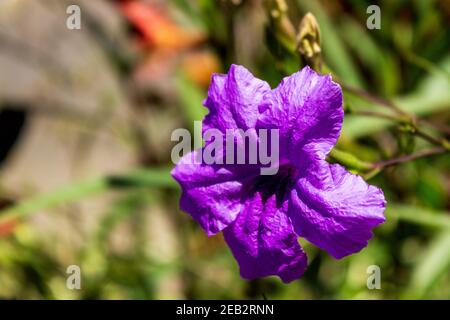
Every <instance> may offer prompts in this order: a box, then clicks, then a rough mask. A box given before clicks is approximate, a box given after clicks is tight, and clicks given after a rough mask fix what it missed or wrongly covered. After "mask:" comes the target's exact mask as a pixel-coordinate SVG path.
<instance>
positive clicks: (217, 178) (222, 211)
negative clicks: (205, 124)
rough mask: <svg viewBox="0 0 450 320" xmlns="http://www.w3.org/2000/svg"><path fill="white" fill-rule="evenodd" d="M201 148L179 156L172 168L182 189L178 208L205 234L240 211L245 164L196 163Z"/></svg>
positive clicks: (225, 222)
mask: <svg viewBox="0 0 450 320" xmlns="http://www.w3.org/2000/svg"><path fill="white" fill-rule="evenodd" d="M200 152H201V151H194V152H191V153H189V154H187V155H185V156H184V157H183V158H181V160H180V162H179V163H178V164H177V166H176V167H175V168H174V169H173V170H172V176H173V177H174V178H175V180H177V181H178V183H179V184H180V185H181V188H182V191H183V193H182V196H181V200H180V207H181V209H182V210H184V211H186V212H188V213H189V214H190V215H191V216H192V217H193V218H194V219H195V220H196V221H197V222H198V223H199V224H200V225H201V226H202V228H203V229H204V230H205V231H206V233H207V234H208V235H213V234H216V233H217V232H220V231H221V230H222V229H224V228H225V227H227V226H228V225H229V224H230V223H231V222H233V221H234V219H235V218H236V216H237V215H238V213H239V212H240V211H241V208H242V205H241V201H240V200H241V194H242V192H241V190H242V184H243V182H242V181H243V179H245V177H246V176H247V175H250V174H251V171H250V172H249V171H248V167H246V168H245V170H244V168H242V170H240V169H239V167H238V166H235V167H232V166H214V165H206V164H204V163H196V162H197V161H195V159H198V155H199V153H200Z"/></svg>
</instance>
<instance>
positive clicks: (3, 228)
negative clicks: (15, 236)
mask: <svg viewBox="0 0 450 320" xmlns="http://www.w3.org/2000/svg"><path fill="white" fill-rule="evenodd" d="M16 226H17V221H16V220H9V221H5V222H2V223H0V238H2V237H6V236H8V235H10V234H11V233H13V231H14V228H15V227H16Z"/></svg>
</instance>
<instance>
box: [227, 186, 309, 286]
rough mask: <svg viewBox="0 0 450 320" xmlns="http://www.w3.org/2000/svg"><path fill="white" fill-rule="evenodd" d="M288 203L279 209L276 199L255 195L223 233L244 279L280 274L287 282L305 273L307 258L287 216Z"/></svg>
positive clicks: (248, 200) (257, 193)
mask: <svg viewBox="0 0 450 320" xmlns="http://www.w3.org/2000/svg"><path fill="white" fill-rule="evenodd" d="M287 203H288V201H285V202H284V204H283V205H282V207H281V208H277V205H276V199H275V196H272V197H271V198H269V199H267V201H266V202H264V201H263V198H262V196H261V194H260V193H259V192H256V193H255V194H254V195H253V196H252V197H251V198H250V199H247V202H246V203H245V206H244V207H243V209H242V211H241V213H240V214H239V216H238V217H237V218H236V220H235V221H234V223H233V224H231V225H230V226H229V227H228V228H226V229H225V230H224V231H223V234H224V237H225V240H226V242H227V243H228V245H229V246H230V248H231V250H232V252H233V255H234V257H235V258H236V260H237V261H238V262H239V265H240V272H241V276H242V277H243V278H245V279H248V280H251V279H255V278H259V277H264V276H269V275H277V276H279V277H280V278H281V280H283V282H285V283H287V282H291V281H292V280H295V279H297V278H299V277H301V275H302V274H303V273H304V272H305V270H306V267H307V257H306V254H305V253H304V252H303V250H302V248H301V247H300V244H299V243H298V241H297V236H296V235H295V233H294V232H293V228H292V224H291V222H290V220H289V218H288V217H287V215H286V211H287Z"/></svg>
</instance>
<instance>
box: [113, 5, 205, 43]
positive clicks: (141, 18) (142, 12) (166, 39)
mask: <svg viewBox="0 0 450 320" xmlns="http://www.w3.org/2000/svg"><path fill="white" fill-rule="evenodd" d="M120 8H121V11H122V13H123V14H124V16H125V17H126V18H127V19H128V20H129V21H130V22H131V23H132V24H133V26H135V27H136V28H137V29H138V30H139V32H141V33H142V34H143V36H144V38H145V41H146V42H147V43H148V44H150V45H152V46H156V47H163V48H171V49H183V48H189V47H192V46H194V45H196V44H198V43H200V42H202V41H203V40H204V39H205V37H204V35H203V34H202V33H200V32H198V31H194V30H191V31H189V30H186V29H184V28H183V27H181V26H178V25H176V24H175V23H173V22H172V21H171V20H170V19H169V18H168V17H167V15H166V13H165V12H163V11H162V10H161V9H159V8H155V7H154V6H152V5H150V4H147V3H142V2H139V1H126V2H122V3H121V4H120Z"/></svg>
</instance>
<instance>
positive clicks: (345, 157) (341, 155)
mask: <svg viewBox="0 0 450 320" xmlns="http://www.w3.org/2000/svg"><path fill="white" fill-rule="evenodd" d="M328 156H329V157H330V158H331V159H332V160H334V161H336V162H338V163H340V164H342V165H344V166H345V167H346V168H348V169H356V170H358V171H368V170H371V169H373V164H372V163H370V162H365V161H363V160H360V159H358V158H357V157H355V156H354V155H352V154H350V153H347V152H345V151H341V150H338V149H336V148H334V149H332V150H331V152H330V153H329V155H328Z"/></svg>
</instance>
